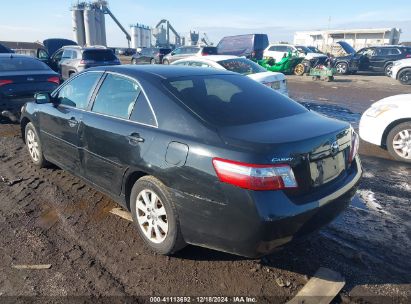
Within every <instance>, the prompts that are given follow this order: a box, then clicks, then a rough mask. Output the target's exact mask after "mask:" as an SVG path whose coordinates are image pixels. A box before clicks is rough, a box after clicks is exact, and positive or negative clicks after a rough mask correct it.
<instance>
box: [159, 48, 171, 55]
mask: <svg viewBox="0 0 411 304" xmlns="http://www.w3.org/2000/svg"><path fill="white" fill-rule="evenodd" d="M168 53H171V49H160V54H161V55H167V54H168Z"/></svg>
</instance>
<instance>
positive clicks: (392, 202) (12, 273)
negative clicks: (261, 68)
mask: <svg viewBox="0 0 411 304" xmlns="http://www.w3.org/2000/svg"><path fill="white" fill-rule="evenodd" d="M288 78H289V88H290V95H291V96H292V97H293V98H295V99H297V100H299V101H301V102H303V103H304V104H306V105H307V106H308V107H310V108H312V109H313V110H317V111H319V112H321V113H323V114H325V115H329V116H333V117H337V118H339V119H344V120H347V121H350V122H352V123H353V125H354V126H355V125H356V124H358V119H359V117H360V114H361V112H362V111H364V110H365V109H366V108H367V107H368V106H369V105H370V104H371V103H373V102H374V101H377V100H378V99H380V98H383V97H386V96H390V95H394V94H399V93H411V87H405V86H401V85H400V84H398V83H397V82H395V81H394V80H391V79H389V78H387V77H385V76H374V75H355V76H341V77H337V78H336V81H335V82H330V83H326V82H319V81H313V80H311V78H310V77H296V76H289V77H288ZM360 154H361V156H362V161H363V165H364V170H365V174H364V177H363V180H362V182H361V185H360V189H359V191H358V193H357V195H356V197H355V199H354V200H353V202H352V204H351V205H350V206H349V208H348V209H347V210H346V211H345V212H344V213H343V214H342V215H341V216H340V217H339V218H337V219H336V220H335V221H334V222H333V223H331V224H330V225H328V226H327V227H325V228H323V229H322V230H321V231H320V232H319V233H317V234H315V235H314V236H313V237H311V238H310V239H308V240H306V241H304V242H299V243H296V244H292V245H290V246H288V247H287V248H284V249H282V250H279V251H278V252H276V253H274V254H272V255H270V256H267V257H265V258H263V259H258V260H250V259H244V258H241V257H236V256H232V255H228V254H224V253H219V252H215V251H212V250H208V249H203V248H198V247H193V246H189V247H187V248H186V249H184V250H183V251H182V252H180V253H178V254H177V255H175V256H173V257H164V256H160V255H155V254H153V253H152V252H151V251H150V250H149V249H148V248H146V247H145V246H144V244H143V242H142V241H141V240H140V239H139V237H138V235H137V232H136V230H135V228H134V227H133V224H132V223H131V222H129V221H127V220H125V219H123V218H120V217H118V216H116V215H113V214H111V213H110V210H112V208H114V207H116V205H115V203H114V202H113V201H111V200H110V199H109V198H108V197H106V196H105V195H103V194H101V193H100V192H98V191H96V190H94V189H93V188H91V187H89V186H88V185H86V184H85V183H84V182H83V181H82V180H80V179H79V178H77V177H74V176H72V175H70V174H69V173H67V172H64V171H62V170H60V169H59V168H56V167H51V168H47V169H37V168H36V167H34V166H33V165H32V164H31V163H30V161H29V156H28V153H27V151H26V149H25V148H24V145H23V142H22V140H21V137H20V130H19V126H18V125H15V124H11V123H10V122H8V121H6V120H5V119H3V120H0V175H1V177H2V179H3V180H2V179H0V204H1V205H0V229H1V234H0V256H1V257H2V259H1V260H0V296H1V297H2V300H4V301H2V302H10V303H12V302H14V301H15V300H16V299H17V298H16V297H21V296H26V297H28V298H20V300H21V299H23V300H24V299H26V300H27V299H28V300H29V301H30V300H31V299H32V298H30V297H32V296H45V297H48V298H46V299H47V300H49V301H52V300H53V299H62V298H60V297H61V296H70V297H71V298H69V299H77V300H80V299H83V300H84V299H89V297H91V296H92V297H99V298H100V299H110V302H115V301H116V300H117V301H119V302H122V303H124V302H125V299H124V298H120V297H123V296H128V297H133V296H141V295H143V296H153V295H155V296H184V295H187V296H200V295H201V296H257V297H258V302H259V303H269V302H273V301H276V302H277V301H278V302H284V301H286V300H289V299H291V298H292V297H293V296H294V295H295V294H296V293H297V292H298V291H299V290H300V289H301V288H302V287H303V286H304V284H305V283H306V282H307V281H308V279H309V278H310V277H311V276H312V275H313V274H314V273H315V271H316V270H317V269H318V268H319V267H321V266H323V267H328V268H331V269H333V270H335V271H338V272H339V273H341V274H342V275H343V276H344V277H345V279H346V285H345V287H344V289H343V291H342V292H341V293H340V295H339V296H338V297H337V298H336V299H335V302H336V303H340V302H344V303H347V302H350V301H352V302H361V303H363V302H372V303H373V302H381V301H387V302H390V301H391V299H392V297H396V300H398V302H400V303H402V302H403V303H407V302H408V303H409V301H410V299H411V255H410V252H411V221H410V219H411V208H410V204H411V178H410V176H411V167H410V166H409V165H406V164H402V163H399V162H394V161H393V160H391V159H390V157H389V155H388V154H387V153H386V151H384V150H382V149H379V148H377V147H373V146H371V145H368V144H365V143H362V145H361V149H360ZM21 264H30V265H32V264H51V267H50V268H49V269H42V270H27V269H25V270H21V269H15V268H14V267H13V265H21ZM281 281H282V282H284V284H279V282H281ZM280 285H284V286H280ZM53 297H54V298H53ZM78 297H85V298H78ZM105 297H112V298H105ZM113 297H114V298H113ZM116 297H118V298H116ZM130 299H133V298H130ZM147 300H148V299H147ZM192 302H193V301H192ZM390 303H391V302H390Z"/></svg>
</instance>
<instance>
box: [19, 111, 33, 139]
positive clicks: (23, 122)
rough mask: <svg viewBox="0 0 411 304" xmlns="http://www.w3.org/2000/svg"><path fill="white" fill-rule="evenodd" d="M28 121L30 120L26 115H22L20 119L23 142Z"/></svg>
mask: <svg viewBox="0 0 411 304" xmlns="http://www.w3.org/2000/svg"><path fill="white" fill-rule="evenodd" d="M29 122H31V120H30V119H28V118H27V117H23V118H22V119H21V121H20V129H21V137H22V138H23V142H24V143H26V126H27V124H28V123H29Z"/></svg>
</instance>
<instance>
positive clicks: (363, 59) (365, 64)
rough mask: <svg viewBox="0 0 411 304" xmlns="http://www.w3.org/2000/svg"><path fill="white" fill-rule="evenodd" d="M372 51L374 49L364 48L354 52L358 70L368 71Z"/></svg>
mask: <svg viewBox="0 0 411 304" xmlns="http://www.w3.org/2000/svg"><path fill="white" fill-rule="evenodd" d="M373 53H374V49H372V48H364V49H361V50H359V51H358V52H357V53H356V54H355V57H356V58H358V60H359V63H358V68H359V70H360V71H368V70H369V69H370V58H371V56H372V54H373Z"/></svg>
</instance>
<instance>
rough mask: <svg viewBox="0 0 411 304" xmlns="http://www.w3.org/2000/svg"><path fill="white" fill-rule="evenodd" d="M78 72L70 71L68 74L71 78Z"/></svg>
mask: <svg viewBox="0 0 411 304" xmlns="http://www.w3.org/2000/svg"><path fill="white" fill-rule="evenodd" d="M74 74H76V73H75V72H69V74H68V76H69V78H71V77H73V75H74Z"/></svg>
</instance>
